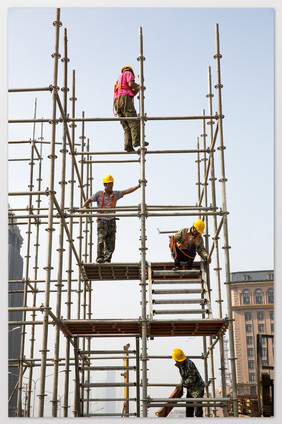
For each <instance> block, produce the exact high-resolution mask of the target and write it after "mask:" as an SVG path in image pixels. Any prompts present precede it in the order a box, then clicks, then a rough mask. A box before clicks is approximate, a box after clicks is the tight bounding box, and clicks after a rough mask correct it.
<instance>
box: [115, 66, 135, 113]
mask: <svg viewBox="0 0 282 424" xmlns="http://www.w3.org/2000/svg"><path fill="white" fill-rule="evenodd" d="M122 79H123V73H122V74H121V79H120V84H119V85H118V79H117V80H116V83H115V86H114V99H113V114H114V115H115V116H117V114H118V108H119V98H120V96H121V94H120V93H121V89H122V88H127V89H128V90H129V91H130V92H131V94H132V96H134V94H133V92H132V90H131V89H130V88H129V85H128V84H127V83H126V84H123V83H122V82H123V81H122ZM117 91H118V97H117V99H118V101H117V110H116V112H115V100H116V99H115V94H116V92H117Z"/></svg>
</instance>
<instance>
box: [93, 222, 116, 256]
mask: <svg viewBox="0 0 282 424" xmlns="http://www.w3.org/2000/svg"><path fill="white" fill-rule="evenodd" d="M115 242H116V222H115V220H114V219H111V220H106V219H99V220H98V222H97V259H98V258H101V259H104V261H110V260H111V258H112V254H113V252H114V250H115Z"/></svg>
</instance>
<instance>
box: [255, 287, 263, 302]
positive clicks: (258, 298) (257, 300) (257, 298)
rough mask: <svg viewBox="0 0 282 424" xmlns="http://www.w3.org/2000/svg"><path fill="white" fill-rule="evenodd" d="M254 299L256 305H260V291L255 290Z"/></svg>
mask: <svg viewBox="0 0 282 424" xmlns="http://www.w3.org/2000/svg"><path fill="white" fill-rule="evenodd" d="M255 297H256V304H257V305H261V304H262V291H261V290H260V289H257V290H256V294H255Z"/></svg>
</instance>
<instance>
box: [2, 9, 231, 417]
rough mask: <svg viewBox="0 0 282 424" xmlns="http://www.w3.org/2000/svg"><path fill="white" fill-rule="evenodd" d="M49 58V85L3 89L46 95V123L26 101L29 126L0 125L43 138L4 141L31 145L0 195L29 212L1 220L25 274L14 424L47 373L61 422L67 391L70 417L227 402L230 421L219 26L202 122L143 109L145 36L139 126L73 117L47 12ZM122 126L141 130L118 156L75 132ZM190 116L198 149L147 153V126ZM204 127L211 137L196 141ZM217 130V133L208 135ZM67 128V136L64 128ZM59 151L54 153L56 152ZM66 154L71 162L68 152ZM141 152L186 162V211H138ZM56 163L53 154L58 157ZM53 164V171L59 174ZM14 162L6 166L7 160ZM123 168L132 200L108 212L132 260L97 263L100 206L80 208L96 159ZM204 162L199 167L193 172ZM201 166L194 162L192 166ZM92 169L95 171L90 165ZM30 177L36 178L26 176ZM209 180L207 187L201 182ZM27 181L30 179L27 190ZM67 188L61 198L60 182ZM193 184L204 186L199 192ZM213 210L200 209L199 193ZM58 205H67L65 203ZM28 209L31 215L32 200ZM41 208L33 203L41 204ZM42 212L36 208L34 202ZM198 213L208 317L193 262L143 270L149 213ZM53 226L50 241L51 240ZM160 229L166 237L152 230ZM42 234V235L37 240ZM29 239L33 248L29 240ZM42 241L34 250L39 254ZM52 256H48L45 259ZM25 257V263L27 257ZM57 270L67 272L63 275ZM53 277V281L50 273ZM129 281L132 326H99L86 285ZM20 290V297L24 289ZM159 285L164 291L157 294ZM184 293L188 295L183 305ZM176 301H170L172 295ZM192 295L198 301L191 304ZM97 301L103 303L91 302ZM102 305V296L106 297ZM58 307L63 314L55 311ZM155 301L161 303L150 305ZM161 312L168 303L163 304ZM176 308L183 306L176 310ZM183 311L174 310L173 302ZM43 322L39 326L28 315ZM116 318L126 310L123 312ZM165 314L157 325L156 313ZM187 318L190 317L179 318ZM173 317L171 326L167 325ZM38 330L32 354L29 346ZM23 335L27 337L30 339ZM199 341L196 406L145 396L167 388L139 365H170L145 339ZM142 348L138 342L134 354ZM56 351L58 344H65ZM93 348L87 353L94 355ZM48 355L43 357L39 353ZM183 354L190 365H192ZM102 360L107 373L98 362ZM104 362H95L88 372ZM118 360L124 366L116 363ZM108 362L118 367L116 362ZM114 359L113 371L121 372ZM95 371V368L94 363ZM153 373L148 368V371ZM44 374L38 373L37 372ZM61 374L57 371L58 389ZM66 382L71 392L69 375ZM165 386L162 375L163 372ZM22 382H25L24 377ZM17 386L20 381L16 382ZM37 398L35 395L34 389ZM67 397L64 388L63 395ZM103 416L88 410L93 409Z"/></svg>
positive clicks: (41, 393) (42, 400)
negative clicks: (192, 174)
mask: <svg viewBox="0 0 282 424" xmlns="http://www.w3.org/2000/svg"><path fill="white" fill-rule="evenodd" d="M53 25H54V27H55V51H54V53H53V55H52V57H53V80H52V84H51V85H49V86H47V87H38V88H20V89H16V88H11V89H9V93H26V92H36V91H40V92H47V93H49V94H50V95H51V98H52V110H51V118H37V116H36V115H37V113H36V102H35V108H34V117H33V118H32V119H14V120H9V124H10V125H14V124H24V123H33V125H34V129H35V124H36V123H40V124H41V136H40V137H39V138H38V139H36V136H35V130H34V133H33V137H32V139H31V140H10V141H9V144H11V145H18V144H21V145H28V144H29V145H30V158H28V159H27V158H21V159H15V160H21V161H27V160H29V161H30V162H29V165H30V174H29V184H28V187H29V190H25V191H17V192H10V193H9V196H10V203H11V204H12V203H13V197H17V198H24V199H28V206H27V207H20V208H12V207H11V208H10V209H9V224H10V225H17V226H19V227H21V226H23V227H25V226H26V228H27V231H26V234H27V235H26V238H25V240H26V255H25V274H24V277H23V279H22V280H13V281H9V292H10V293H19V292H21V293H22V295H23V305H22V307H16V308H9V311H10V312H13V311H17V312H21V313H22V319H21V320H19V321H11V322H9V325H10V326H12V328H14V327H15V326H20V327H21V350H20V357H19V358H18V359H10V361H9V366H13V367H16V368H18V373H19V378H18V383H17V387H16V388H15V389H17V390H18V408H17V414H18V416H26V417H30V416H34V414H35V396H36V395H37V397H38V399H39V402H38V403H39V404H38V416H39V417H43V416H45V413H44V412H45V407H46V402H47V397H48V396H49V395H48V392H47V390H46V385H47V377H48V376H49V375H52V376H53V386H52V391H51V403H52V416H53V417H56V416H58V409H59V407H62V408H63V415H64V417H67V416H70V404H71V402H70V394H71V393H74V405H73V411H72V413H73V415H74V416H76V417H79V416H115V415H116V416H137V417H140V416H142V417H147V416H148V410H149V408H158V407H161V406H164V405H167V403H169V404H170V406H182V407H185V406H187V405H188V404H189V405H190V406H191V405H194V406H197V405H202V406H204V407H205V408H206V416H216V410H217V408H218V407H220V408H222V410H223V413H224V415H225V416H226V415H227V405H228V403H230V402H232V404H233V412H234V416H238V406H237V384H236V370H235V360H236V358H235V355H234V340H233V322H232V314H231V292H230V266H229V249H230V246H229V240H228V220H227V217H228V210H227V202H226V181H227V179H226V176H225V163H224V150H225V146H224V141H223V118H224V116H223V112H222V98H221V93H222V87H223V85H222V83H221V71H220V59H221V57H222V56H221V53H220V44H219V28H218V24H216V28H215V35H216V36H215V41H216V42H215V44H216V53H215V56H214V58H215V60H216V85H215V88H216V94H217V112H216V113H214V112H213V102H212V100H213V97H214V95H213V93H212V77H211V68H210V67H209V68H208V94H207V98H208V114H205V110H203V111H202V115H199V116H167V117H159V116H158V117H155V116H148V115H147V114H146V113H145V105H144V98H145V97H144V91H145V87H144V68H143V63H144V60H145V57H144V55H143V34H142V28H141V27H140V28H139V57H138V61H139V85H140V92H139V114H138V116H137V118H119V117H113V118H85V116H84V113H83V114H82V117H77V116H76V110H75V102H76V100H77V99H76V84H75V71H73V72H72V89H71V97H70V98H68V92H69V88H68V87H67V81H68V74H69V70H68V62H69V59H68V52H67V30H66V29H64V37H63V50H64V52H63V57H62V63H63V87H61V91H62V93H63V95H62V99H61V97H60V95H59V90H60V88H59V87H58V67H59V59H60V57H61V55H60V53H59V37H60V28H61V26H62V23H61V21H60V9H57V10H56V20H55V22H54V23H53ZM68 100H70V101H71V111H70V113H69V112H68V108H67V101H68ZM122 119H124V120H129V119H137V120H138V121H139V123H140V149H139V150H138V151H137V152H132V153H126V152H122V151H103V152H99V151H91V150H90V142H89V139H87V137H86V136H85V124H86V123H91V122H110V121H115V122H119V121H121V120H122ZM162 120H166V121H170V120H184V121H189V120H194V121H195V120H196V121H199V122H200V123H201V125H202V134H201V137H202V147H200V143H199V138H197V143H196V148H195V149H187V150H183V149H182V150H177V149H174V150H151V149H148V148H146V147H145V124H148V123H150V122H151V121H162ZM44 123H47V124H48V125H50V128H51V139H50V141H45V140H44V137H43V124H44ZM77 123H81V134H80V136H79V139H80V142H78V141H77V138H78V137H77V133H76V124H77ZM58 124H61V141H58V129H57V128H58V126H59V125H58ZM206 125H208V126H209V134H206ZM214 125H215V130H214ZM69 127H70V130H69ZM44 144H45V145H49V148H50V152H49V155H48V159H49V183H47V184H48V187H47V188H43V187H44V183H45V181H44V179H43V175H42V163H43V159H46V157H44V155H43V146H44ZM58 146H59V148H60V150H59V152H58ZM217 150H218V152H219V163H220V177H219V180H218V182H219V184H220V186H221V205H220V207H218V205H217V201H216V180H217V178H216V170H215V153H216V151H217ZM67 154H69V156H67ZM123 154H124V155H126V159H125V160H116V159H111V160H105V159H104V160H100V161H98V160H93V157H94V156H107V155H109V156H110V157H112V156H116V155H123ZM150 154H153V155H154V154H155V155H156V154H191V155H196V163H197V173H198V181H197V183H196V184H197V186H198V199H197V202H196V205H193V206H191V205H189V206H178V205H148V204H147V203H146V183H147V180H146V166H145V162H146V157H147V155H150ZM59 155H60V156H59ZM59 158H60V159H61V165H60V167H58V162H59ZM9 160H11V161H13V160H14V159H12V158H10V159H9ZM108 162H115V163H129V162H136V163H139V166H140V180H139V182H140V187H141V195H140V197H141V198H140V204H139V205H134V206H123V207H122V206H121V207H118V206H116V207H115V208H114V209H113V211H112V215H114V216H115V217H116V218H120V219H122V218H127V217H135V218H138V219H139V221H140V233H141V234H140V249H139V250H140V261H139V262H136V263H128V262H124V263H112V264H96V263H95V262H94V260H93V257H92V255H93V252H92V250H93V245H94V242H93V238H94V237H93V231H94V226H95V221H96V218H99V217H101V216H103V215H102V213H103V211H104V209H101V208H100V209H99V208H89V209H87V210H85V209H84V208H83V203H84V201H85V200H86V199H87V198H88V197H89V196H90V195H91V194H92V192H93V191H92V185H93V164H95V163H108ZM202 164H203V165H202ZM201 165H202V166H201ZM94 166H95V165H94ZM58 169H60V171H61V180H60V181H59V182H58V183H57V179H56V178H57V174H58V171H57V170H58ZM36 172H37V178H35V177H36V175H35V173H36ZM208 180H209V181H210V185H209V183H208ZM36 181H37V183H36ZM67 184H68V186H69V193H68V196H67V193H66V185H67ZM201 188H202V189H201ZM209 188H210V195H211V199H212V203H211V204H210V205H208V189H209ZM75 194H76V195H78V196H79V199H80V202H79V204H75ZM66 198H68V203H67V201H66ZM34 202H36V203H37V206H36V207H34V205H33V203H34ZM41 205H42V206H41ZM43 205H44V206H43ZM170 216H172V217H177V216H188V217H195V216H196V217H198V218H201V219H203V220H204V221H205V225H206V236H205V247H206V250H207V251H208V252H209V256H210V257H213V263H214V264H215V266H214V268H213V270H214V271H215V278H216V287H217V298H216V300H215V301H216V302H217V303H218V313H217V317H216V318H215V317H214V315H213V313H212V308H211V281H210V280H211V275H210V274H211V270H210V269H209V267H208V268H207V267H206V266H204V264H203V263H202V262H194V265H193V269H192V270H191V271H190V270H182V271H179V272H175V271H173V270H172V267H173V264H172V263H169V262H152V263H151V262H148V260H147V257H146V251H147V244H146V241H147V233H146V222H147V219H148V218H151V217H170ZM211 227H213V236H212V240H213V243H212V245H211V246H210V245H209V237H210V236H209V231H210V229H211ZM42 230H44V231H46V232H47V236H46V245H45V244H44V243H40V241H41V240H42V237H43V236H42V234H43V232H44V231H42ZM55 230H57V231H58V232H57V233H56V234H58V237H57V239H55V236H54V232H55ZM159 232H160V233H171V232H169V231H163V232H162V231H159ZM222 233H223V246H222V248H223V250H224V261H225V268H224V269H225V282H224V284H225V286H226V298H227V316H226V317H223V310H222V303H223V299H222V294H221V285H222V283H221V275H220V271H221V267H220V254H219V242H218V240H219V235H220V234H222ZM44 234H45V233H44ZM77 234H78V236H77V240H75V235H77ZM33 241H34V245H33V246H34V250H32V242H33ZM42 244H43V247H41V246H42ZM54 251H55V252H56V260H54ZM31 253H32V255H31ZM43 253H44V255H47V257H46V262H45V266H44V267H42V268H44V272H45V276H42V268H41V267H40V265H39V263H40V260H41V257H42V255H43ZM63 263H65V264H67V270H64V267H63ZM55 270H56V272H57V276H55V275H54V274H55ZM101 280H102V281H109V280H113V281H119V282H120V284H122V281H126V280H130V281H131V280H135V281H139V286H140V292H141V299H140V304H141V316H140V317H136V319H125V318H123V319H97V318H94V317H93V310H92V302H93V296H95V294H94V289H93V282H96V281H101ZM22 284H23V290H22V288H21V287H22V286H21V285H22ZM163 286H164V287H163ZM184 295H185V296H186V297H185V298H184ZM175 296H177V297H175ZM179 296H180V298H179ZM195 296H196V297H195ZM100 301H101V302H102V301H103V299H101V300H100ZM104 301H105V299H104ZM64 303H65V306H64ZM191 304H193V305H197V309H189V308H190V306H189V305H191ZM159 305H160V306H159ZM161 305H166V307H169V305H174V306H173V307H174V308H175V309H159V308H160V307H161ZM167 305H168V306H167ZM180 305H182V307H183V309H179V307H181V306H180ZM183 305H184V306H183ZM39 313H40V314H41V319H38V317H37V315H38V314H39ZM125 313H126V312H125ZM159 315H161V316H167V317H166V318H163V319H162V318H160V319H158V318H155V317H156V316H159ZM187 316H189V317H191V318H188V319H187V318H186V317H187ZM175 317H177V318H175ZM226 332H227V333H228V341H229V352H230V358H229V361H230V369H231V383H232V392H231V393H230V394H227V393H226V367H225V364H226V358H225V351H226V349H225V347H224V339H223V336H224V334H225V333H226ZM39 334H40V342H41V346H39V344H38V341H37V338H38V337H39ZM28 335H29V336H30V337H29V338H28ZM176 336H177V337H178V336H179V337H182V336H186V337H187V336H193V337H201V338H202V340H203V353H202V354H201V355H199V356H197V357H196V358H197V359H201V360H203V361H204V370H205V372H204V374H205V375H204V381H205V397H204V398H202V399H197V401H196V402H195V400H193V399H186V398H183V399H180V398H179V399H177V398H173V399H171V398H168V397H158V398H155V397H152V396H150V394H149V393H148V392H149V389H150V388H151V387H170V386H173V387H174V384H169V383H166V382H163V383H152V382H149V380H148V373H147V371H148V365H149V364H148V362H149V360H150V363H152V362H154V359H158V360H164V359H168V358H170V357H169V356H166V355H159V356H154V355H149V354H148V343H149V339H150V340H152V342H150V343H153V340H154V339H155V338H158V337H176ZM124 337H125V338H127V339H130V342H131V339H132V340H133V342H131V343H134V341H135V348H134V349H129V345H126V346H123V341H121V343H122V346H123V348H122V347H121V348H120V349H110V350H108V349H101V350H99V349H96V348H95V342H96V340H97V339H98V338H100V339H105V340H107V341H108V343H109V339H110V340H113V339H114V338H115V339H117V340H118V339H119V338H121V340H123V338H124ZM139 344H140V346H139ZM63 345H65V346H63ZM93 345H94V348H93ZM217 348H218V349H219V355H220V364H221V367H220V370H221V386H222V397H217V396H216V392H215V383H214V380H215V377H214V350H215V349H217ZM49 352H50V354H49ZM192 358H193V357H192ZM108 360H110V361H112V362H111V365H104V363H108V362H107V361H108ZM101 361H102V362H103V366H99V365H95V364H97V362H98V363H99V362H100V363H101ZM121 361H122V362H121ZM117 363H118V365H116V364H117ZM121 363H123V365H120V364H121ZM93 364H94V365H93ZM152 366H153V365H152ZM38 367H40V378H38V379H37V380H34V378H33V377H34V370H35V369H36V368H38ZM50 368H51V369H52V374H48V375H47V369H50ZM110 370H115V371H122V372H123V374H122V376H123V377H124V380H123V381H122V382H120V383H118V382H102V383H101V382H99V378H98V379H96V380H95V378H94V379H93V378H92V375H93V373H94V375H95V376H96V375H97V373H99V371H110ZM59 373H64V379H63V383H61V378H60V377H61V376H59ZM72 376H73V378H74V382H75V383H74V386H73V387H70V385H71V377H72ZM161 377H162V378H165V376H161ZM24 379H25V380H24ZM25 381H27V384H25ZM37 382H39V390H38V389H37V390H38V391H37V392H36V384H37ZM101 387H102V388H106V389H107V388H110V387H122V388H123V389H124V396H123V397H113V398H111V397H109V396H106V395H104V396H103V397H92V391H91V390H92V389H93V388H101ZM129 387H131V388H132V389H130V390H131V392H130V393H131V394H132V390H134V396H132V395H131V397H130V393H129ZM70 390H71V391H70ZM99 402H104V403H107V402H121V403H122V405H123V409H122V410H121V411H120V413H110V412H109V413H106V412H103V413H95V412H93V411H91V407H90V406H91V404H92V403H94V404H97V403H99ZM129 404H134V405H135V407H134V408H135V409H134V412H130V410H132V409H130V408H129ZM101 409H103V408H100V409H99V408H98V410H101Z"/></svg>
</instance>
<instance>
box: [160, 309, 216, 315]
mask: <svg viewBox="0 0 282 424" xmlns="http://www.w3.org/2000/svg"><path fill="white" fill-rule="evenodd" d="M203 313H208V310H206V309H202V310H199V309H177V310H175V309H172V310H169V309H163V310H155V309H154V310H153V314H156V315H167V314H203Z"/></svg>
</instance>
